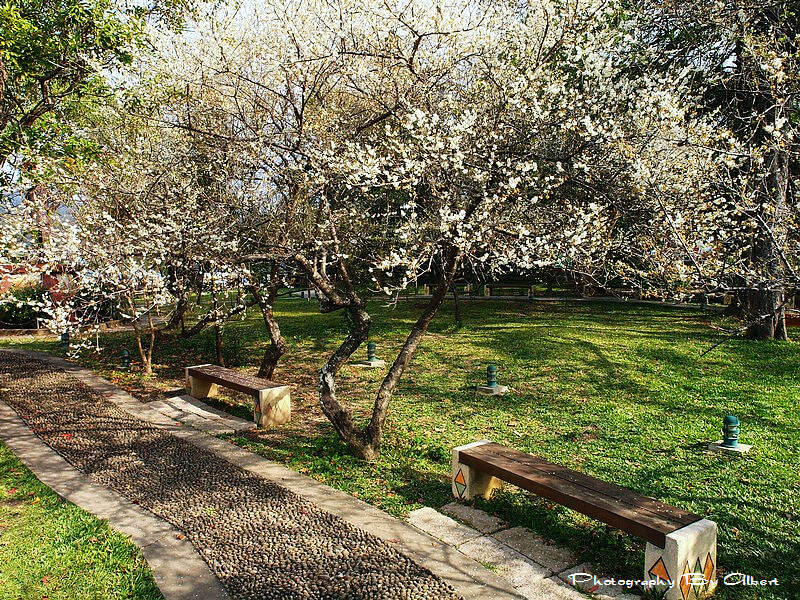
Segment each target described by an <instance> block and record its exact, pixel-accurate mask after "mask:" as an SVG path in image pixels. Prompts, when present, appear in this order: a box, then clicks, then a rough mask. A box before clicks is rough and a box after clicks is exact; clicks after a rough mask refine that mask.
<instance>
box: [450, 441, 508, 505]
mask: <svg viewBox="0 0 800 600" xmlns="http://www.w3.org/2000/svg"><path fill="white" fill-rule="evenodd" d="M488 443H489V440H481V441H479V442H472V443H471V444H466V445H464V446H459V447H458V448H453V460H452V466H453V481H452V484H453V485H452V487H453V495H454V496H455V497H456V498H460V499H461V500H472V499H473V498H474V497H475V496H483V497H484V498H486V499H487V500H488V499H489V498H490V497H491V496H492V492H493V491H494V490H495V489H497V488H499V487H501V486H502V485H503V482H502V481H501V480H499V479H497V478H496V477H493V476H491V475H488V474H486V473H482V472H481V471H478V470H477V469H473V468H472V467H469V466H467V465H465V464H462V463H461V461H460V460H459V453H460V452H461V451H463V450H469V449H470V448H475V447H476V446H480V445H482V444H488Z"/></svg>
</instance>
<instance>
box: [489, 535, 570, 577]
mask: <svg viewBox="0 0 800 600" xmlns="http://www.w3.org/2000/svg"><path fill="white" fill-rule="evenodd" d="M492 537H494V538H495V539H496V540H499V541H501V542H502V543H504V544H506V545H507V546H510V547H511V548H513V549H514V550H516V551H517V552H519V553H520V554H522V555H523V556H526V557H527V558H529V559H531V560H532V561H534V562H536V563H539V564H540V565H542V566H543V567H546V568H547V569H549V570H550V571H551V572H552V573H560V572H562V571H564V570H565V569H568V568H570V567H573V566H575V565H577V564H578V562H579V561H578V558H577V557H576V556H575V555H574V554H573V553H572V551H571V550H569V549H567V548H563V547H561V546H556V545H554V544H552V543H551V542H548V541H547V540H545V539H544V538H543V537H541V536H538V535H536V534H535V533H533V532H532V531H531V530H530V529H528V528H526V527H514V528H512V529H506V530H505V531H498V532H497V533H495V534H494V535H493V536H492Z"/></svg>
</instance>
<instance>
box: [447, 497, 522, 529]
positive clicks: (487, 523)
mask: <svg viewBox="0 0 800 600" xmlns="http://www.w3.org/2000/svg"><path fill="white" fill-rule="evenodd" d="M439 510H440V511H441V512H443V513H444V514H446V515H448V516H451V517H453V518H454V519H457V520H459V521H461V522H462V523H466V524H467V525H469V526H470V527H472V528H473V529H477V530H478V531H480V532H481V533H494V532H495V531H500V530H501V529H505V528H506V527H508V523H506V522H505V521H503V520H502V519H498V518H497V517H495V516H493V515H490V514H488V513H486V512H484V511H482V510H478V509H477V508H472V507H471V506H467V505H466V504H461V503H460V502H451V503H450V504H445V505H444V506H443V507H442V508H440V509H439Z"/></svg>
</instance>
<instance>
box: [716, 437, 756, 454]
mask: <svg viewBox="0 0 800 600" xmlns="http://www.w3.org/2000/svg"><path fill="white" fill-rule="evenodd" d="M752 447H753V446H752V444H737V445H736V447H735V448H728V447H727V446H723V445H722V440H717V441H716V442H712V443H710V444H709V445H708V449H709V450H711V451H712V452H730V453H732V454H747V453H748V452H750V448H752Z"/></svg>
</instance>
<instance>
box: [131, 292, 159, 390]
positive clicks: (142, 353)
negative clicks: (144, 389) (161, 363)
mask: <svg viewBox="0 0 800 600" xmlns="http://www.w3.org/2000/svg"><path fill="white" fill-rule="evenodd" d="M125 300H126V301H127V302H128V308H129V309H130V311H131V317H132V321H131V324H132V325H133V333H134V335H135V337H136V349H137V350H138V352H139V358H140V359H141V361H142V372H143V373H144V374H146V375H150V374H151V373H152V372H153V364H152V362H151V357H152V347H153V340H152V339H151V341H150V352H149V353H148V352H147V351H146V350H145V349H144V344H142V333H143V332H142V326H141V325H140V323H139V318H138V317H137V316H136V303H135V302H134V300H133V296H130V295H127V296H125Z"/></svg>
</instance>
